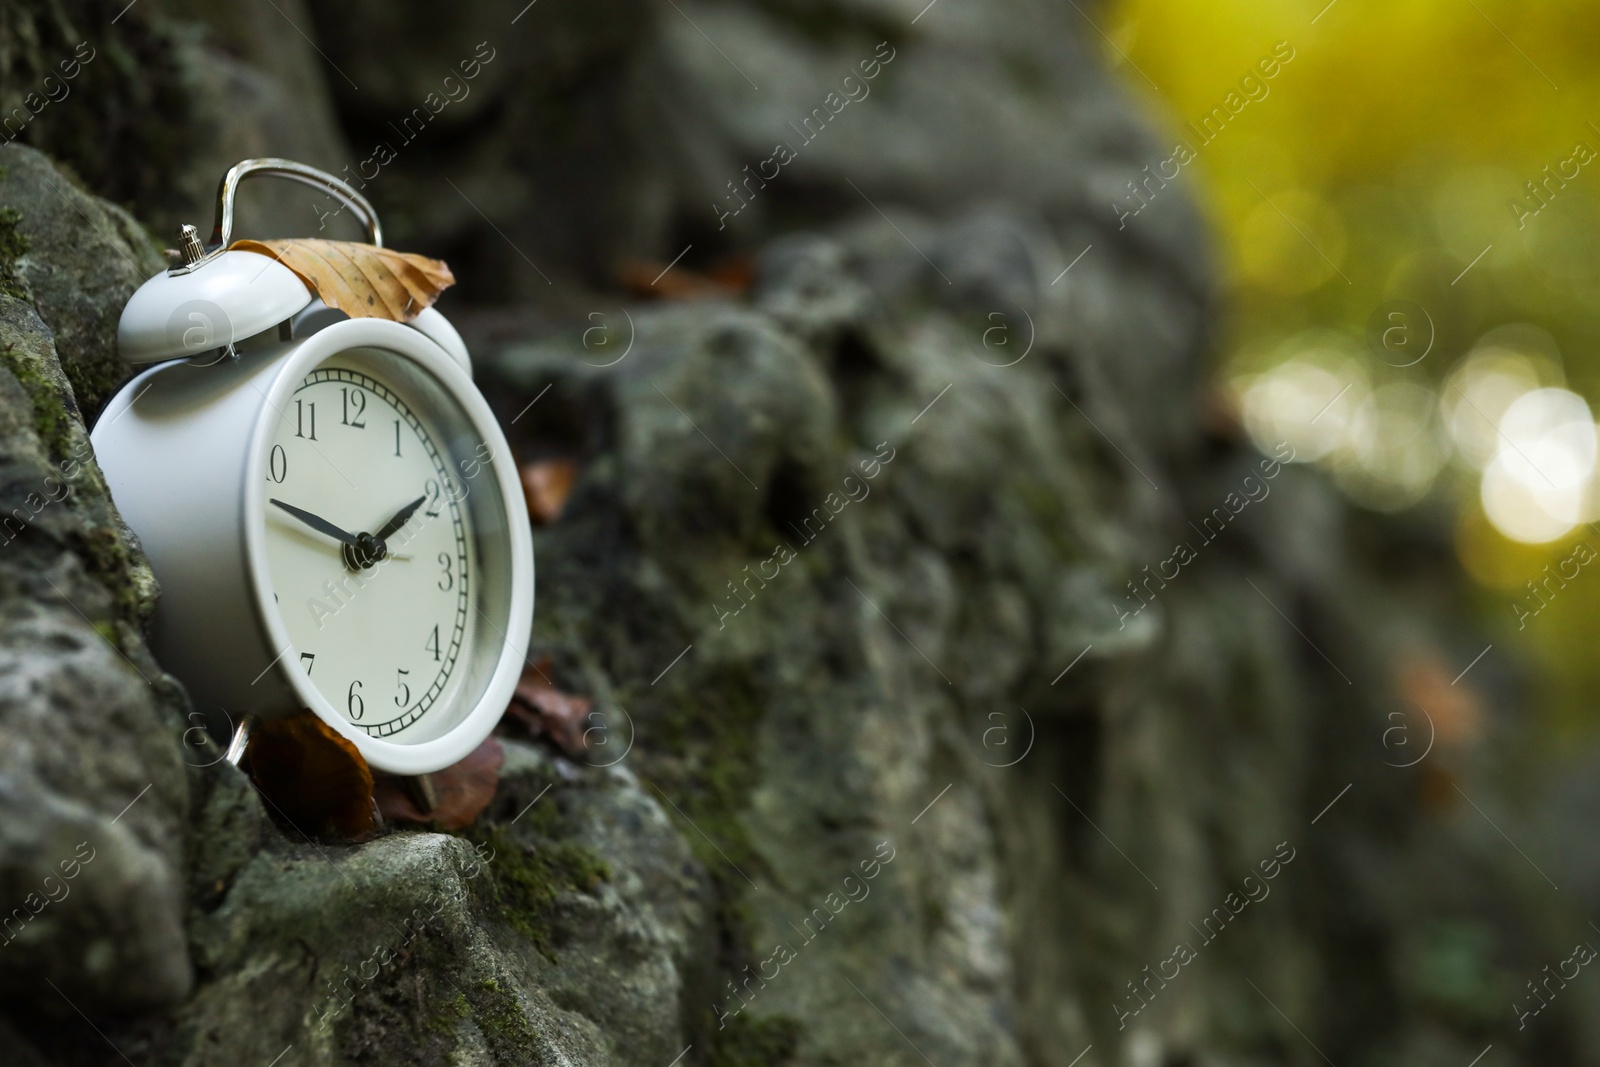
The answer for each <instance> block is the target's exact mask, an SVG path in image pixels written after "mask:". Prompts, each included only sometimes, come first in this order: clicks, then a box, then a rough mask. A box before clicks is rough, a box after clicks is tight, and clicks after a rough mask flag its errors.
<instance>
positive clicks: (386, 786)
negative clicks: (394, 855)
mask: <svg viewBox="0 0 1600 1067" xmlns="http://www.w3.org/2000/svg"><path fill="white" fill-rule="evenodd" d="M505 762H506V750H505V749H504V748H502V747H501V745H500V742H498V741H496V740H495V739H494V738H492V737H491V738H488V739H487V740H485V741H484V742H483V744H481V745H479V746H478V747H477V748H475V749H473V750H472V751H471V752H470V753H468V754H467V757H466V759H463V760H461V761H460V762H459V763H452V764H451V765H450V766H448V767H446V768H445V769H444V770H442V771H434V772H433V774H432V775H430V776H429V777H431V778H432V779H433V791H434V798H435V800H436V801H437V804H436V805H435V807H434V809H433V810H432V811H423V810H422V809H421V808H420V807H419V806H418V805H417V802H416V799H415V798H414V797H413V796H412V794H411V791H410V789H409V788H408V787H407V785H406V782H405V780H404V779H402V778H397V777H394V776H391V775H383V776H380V777H379V778H378V779H377V783H376V787H375V791H374V797H375V799H376V800H377V802H378V810H379V811H381V812H382V813H383V816H384V818H386V819H391V820H394V821H396V822H412V823H421V824H424V825H430V824H431V825H435V826H437V827H439V829H441V830H460V829H462V828H464V827H467V826H471V825H472V824H473V823H474V822H476V821H477V819H478V816H479V815H480V814H482V813H483V809H484V808H487V807H488V806H489V802H490V801H492V800H494V794H495V790H496V789H497V788H499V786H500V768H501V767H502V766H504V765H505Z"/></svg>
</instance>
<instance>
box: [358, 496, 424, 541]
mask: <svg viewBox="0 0 1600 1067" xmlns="http://www.w3.org/2000/svg"><path fill="white" fill-rule="evenodd" d="M427 499H428V498H427V497H426V496H419V497H417V499H415V500H413V501H412V502H411V503H409V504H407V505H406V506H405V507H403V508H401V509H400V510H399V511H397V512H395V513H394V518H392V519H390V520H389V521H388V522H386V523H384V524H383V528H382V529H381V530H379V531H378V532H377V533H375V534H373V535H372V536H373V537H376V538H377V539H378V540H380V541H387V540H388V539H389V538H390V537H393V536H394V535H395V534H397V533H399V532H400V527H402V526H404V525H405V524H406V523H407V522H409V521H410V520H411V516H412V515H414V514H416V511H417V509H418V508H420V507H421V506H422V502H423V501H425V500H427Z"/></svg>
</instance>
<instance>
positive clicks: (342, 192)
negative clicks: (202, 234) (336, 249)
mask: <svg viewBox="0 0 1600 1067" xmlns="http://www.w3.org/2000/svg"><path fill="white" fill-rule="evenodd" d="M252 175H263V176H267V177H276V178H287V179H289V180H290V181H295V182H299V183H300V184H301V185H309V186H311V188H313V189H317V190H319V191H321V192H324V193H327V194H328V195H329V196H331V197H333V198H334V199H335V200H338V201H339V202H341V203H343V204H344V205H345V206H346V207H349V208H353V209H354V210H355V213H356V215H358V216H359V217H360V219H361V223H362V225H363V226H365V227H366V228H367V233H368V234H369V235H370V236H371V238H372V244H375V245H377V246H378V247H379V248H382V247H383V227H382V226H380V225H379V224H378V213H377V212H376V211H374V210H373V209H372V205H371V204H370V203H368V202H367V198H366V197H364V196H362V195H361V194H360V193H358V192H356V191H355V190H354V189H352V188H351V187H350V186H349V184H347V183H346V182H344V181H343V180H341V179H339V178H335V177H334V176H333V175H331V174H329V173H328V172H327V171H322V170H318V169H317V168H316V167H308V166H306V165H305V164H304V163H296V162H295V161H294V160H292V159H277V158H273V157H268V158H264V159H246V160H243V161H241V162H239V163H235V164H234V165H233V166H232V167H231V168H229V170H228V173H227V174H224V175H223V176H222V182H221V184H219V185H218V186H217V221H216V225H215V226H214V227H213V228H212V230H211V240H210V241H208V242H207V246H206V253H207V255H208V256H210V255H213V254H215V253H217V252H220V251H222V250H223V249H225V248H227V247H228V245H230V244H232V243H233V215H234V210H233V201H234V197H235V195H237V193H238V191H239V186H240V184H241V183H242V182H243V181H244V180H245V179H246V178H248V177H251V176H252Z"/></svg>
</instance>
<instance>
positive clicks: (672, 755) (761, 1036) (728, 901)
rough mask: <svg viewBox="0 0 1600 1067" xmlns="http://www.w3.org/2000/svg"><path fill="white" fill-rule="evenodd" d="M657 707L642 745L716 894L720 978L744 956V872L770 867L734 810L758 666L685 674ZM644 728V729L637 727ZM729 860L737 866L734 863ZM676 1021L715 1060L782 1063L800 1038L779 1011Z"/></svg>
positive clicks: (751, 752)
mask: <svg viewBox="0 0 1600 1067" xmlns="http://www.w3.org/2000/svg"><path fill="white" fill-rule="evenodd" d="M666 700H667V701H668V705H667V708H666V709H665V713H664V714H662V715H661V716H659V717H657V718H653V719H652V720H650V721H648V722H646V723H643V724H641V734H642V736H641V748H643V749H644V750H645V751H649V752H654V753H660V755H658V756H656V757H655V758H653V759H652V760H651V764H650V767H649V773H650V778H651V780H652V782H653V783H654V784H655V786H656V788H657V789H659V790H660V791H661V793H662V794H663V795H664V796H665V797H666V798H667V799H668V800H669V801H671V804H670V805H668V810H669V813H670V814H671V815H672V817H673V818H674V819H679V820H687V821H686V822H682V821H680V826H681V830H682V834H683V838H684V840H685V841H687V842H688V844H689V847H690V848H691V849H693V850H694V852H695V854H696V855H697V856H698V857H699V859H700V861H701V863H702V864H703V865H704V866H705V869H706V871H707V873H708V874H709V876H710V878H711V880H712V885H713V889H714V891H715V895H716V903H715V916H716V924H717V927H718V939H717V940H718V943H719V956H718V958H717V960H716V962H715V967H716V971H717V972H718V973H719V975H720V977H719V978H717V979H716V980H715V981H714V983H713V984H714V986H715V987H717V988H720V986H721V984H722V979H723V978H727V977H731V976H733V975H736V974H738V973H739V971H740V970H741V969H742V968H743V967H744V966H745V965H746V964H748V963H751V962H753V956H752V954H751V950H750V946H751V943H752V941H753V940H754V938H753V930H754V920H753V916H752V914H751V906H750V902H749V899H748V897H747V896H746V892H747V890H748V888H749V883H747V882H746V881H745V876H746V875H749V876H751V877H755V876H758V875H760V874H770V872H768V871H767V870H766V868H765V864H764V862H763V860H762V858H761V855H760V853H759V852H757V851H756V848H755V845H754V842H753V841H752V840H751V838H750V834H749V831H748V830H747V829H746V828H745V825H744V822H743V820H742V814H743V812H744V810H745V809H746V807H748V805H749V801H750V793H751V791H752V790H753V789H754V788H755V786H756V783H757V777H758V776H757V765H758V758H757V757H758V753H757V752H756V737H757V729H758V727H759V725H760V721H761V717H762V715H763V714H764V711H765V705H764V701H763V696H762V692H761V686H760V683H759V679H758V676H757V674H756V671H755V669H754V668H753V667H751V666H749V665H746V664H732V665H725V666H722V667H721V668H719V669H717V670H715V671H714V672H712V673H701V674H700V675H699V676H698V677H695V678H694V679H693V681H692V682H691V681H689V680H688V678H687V676H685V677H683V678H681V679H680V680H678V683H677V686H676V687H675V688H673V689H671V690H669V691H668V693H667V694H666ZM645 735H647V736H645ZM735 868H737V870H735ZM685 1023H686V1025H687V1027H688V1029H689V1031H690V1034H691V1036H692V1037H693V1039H694V1041H695V1043H696V1044H697V1045H699V1046H700V1047H703V1048H707V1049H709V1051H708V1053H707V1056H708V1060H707V1062H709V1063H712V1064H717V1065H719V1067H754V1065H769V1067H770V1065H777V1064H782V1063H786V1062H788V1061H789V1059H790V1058H791V1057H792V1056H793V1054H794V1050H795V1048H796V1047H797V1046H798V1043H799V1035H800V1030H801V1028H800V1024H799V1023H798V1022H797V1021H795V1020H793V1019H788V1018H774V1019H762V1020H758V1019H755V1018H753V1017H748V1018H747V1017H738V1018H736V1019H735V1020H734V1021H732V1022H730V1023H729V1024H728V1025H727V1026H726V1027H722V1026H720V1025H719V1023H718V1021H717V1020H716V1019H715V1018H713V1017H712V1015H711V1014H710V1013H708V1012H698V1011H692V1010H691V1011H689V1012H688V1014H687V1018H686V1019H685Z"/></svg>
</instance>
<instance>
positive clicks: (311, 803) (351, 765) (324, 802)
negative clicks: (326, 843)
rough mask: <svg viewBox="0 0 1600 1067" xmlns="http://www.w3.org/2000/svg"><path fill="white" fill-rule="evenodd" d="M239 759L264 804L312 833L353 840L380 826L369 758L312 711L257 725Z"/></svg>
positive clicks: (323, 836)
mask: <svg viewBox="0 0 1600 1067" xmlns="http://www.w3.org/2000/svg"><path fill="white" fill-rule="evenodd" d="M241 762H242V766H243V767H244V769H245V771H246V773H248V774H249V775H250V778H251V780H252V781H254V782H255V784H256V788H257V789H258V790H259V791H260V792H261V795H262V797H263V798H264V799H265V800H266V802H267V807H268V809H269V810H270V811H272V812H273V813H274V814H275V815H276V816H278V817H279V818H280V819H284V820H287V821H288V822H289V823H291V824H292V825H294V826H295V827H296V828H298V829H299V830H301V831H302V832H303V833H305V834H307V835H309V836H311V837H317V838H324V839H335V838H342V839H345V840H354V839H358V838H362V837H365V836H367V835H369V834H371V833H373V832H374V831H375V830H377V829H378V827H379V825H380V821H379V814H378V809H377V806H376V805H375V804H374V803H373V799H372V770H371V768H369V767H368V766H367V761H366V760H365V759H363V758H362V756H361V753H360V752H358V751H357V750H356V746H355V745H353V744H351V743H350V742H349V741H348V740H346V739H345V738H343V737H340V736H339V734H337V733H335V732H334V730H333V728H332V727H330V726H328V725H327V724H326V723H324V722H323V721H322V720H321V719H319V718H317V716H316V715H314V714H313V713H312V712H309V711H302V712H300V713H298V714H296V715H291V716H289V717H288V718H284V719H274V720H273V721H271V722H267V723H263V724H261V725H260V726H258V727H256V729H255V731H254V733H252V734H251V736H250V746H249V748H247V749H246V750H245V755H244V759H243V760H242V761H241Z"/></svg>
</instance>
